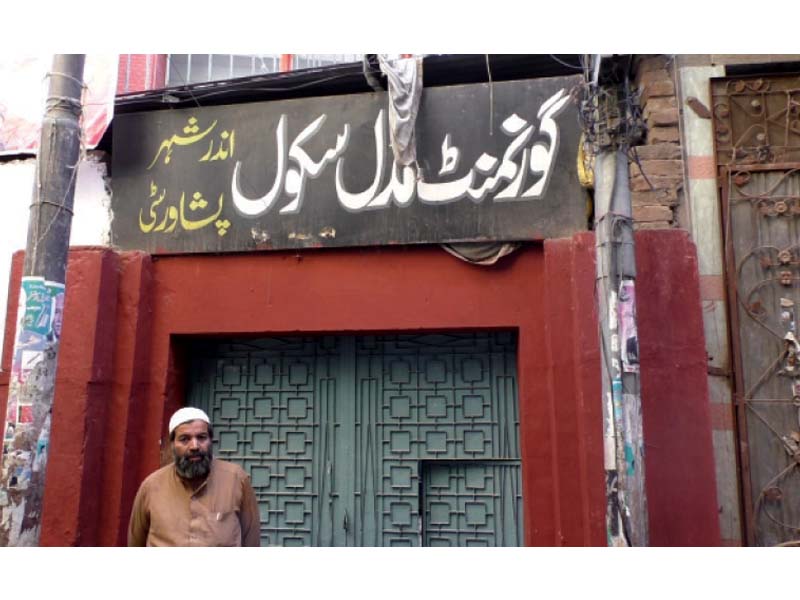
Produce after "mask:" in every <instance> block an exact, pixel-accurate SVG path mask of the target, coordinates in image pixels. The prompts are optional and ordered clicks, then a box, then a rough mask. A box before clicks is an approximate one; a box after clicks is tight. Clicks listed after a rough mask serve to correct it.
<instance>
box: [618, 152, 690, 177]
mask: <svg viewBox="0 0 800 600" xmlns="http://www.w3.org/2000/svg"><path fill="white" fill-rule="evenodd" d="M640 158H641V157H640ZM639 165H641V169H640V167H639ZM630 172H631V177H636V176H637V175H640V174H641V173H644V174H645V175H646V176H647V178H648V179H652V178H653V177H671V178H674V179H676V180H678V179H681V178H683V161H682V160H640V161H639V164H637V163H635V162H633V163H631V168H630Z"/></svg>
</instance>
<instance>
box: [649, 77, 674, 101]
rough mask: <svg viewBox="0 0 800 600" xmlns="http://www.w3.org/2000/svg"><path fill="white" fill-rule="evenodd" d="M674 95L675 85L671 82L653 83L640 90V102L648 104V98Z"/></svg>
mask: <svg viewBox="0 0 800 600" xmlns="http://www.w3.org/2000/svg"><path fill="white" fill-rule="evenodd" d="M674 95H675V84H674V83H672V81H671V80H665V81H654V82H653V83H651V84H650V85H646V86H644V88H643V89H642V99H641V102H648V101H649V100H650V98H662V97H664V96H674Z"/></svg>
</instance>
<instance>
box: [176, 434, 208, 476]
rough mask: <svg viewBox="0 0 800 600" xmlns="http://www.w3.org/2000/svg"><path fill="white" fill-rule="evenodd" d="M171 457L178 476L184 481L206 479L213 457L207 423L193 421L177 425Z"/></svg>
mask: <svg viewBox="0 0 800 600" xmlns="http://www.w3.org/2000/svg"><path fill="white" fill-rule="evenodd" d="M172 455H173V456H174V458H175V467H176V469H177V471H178V475H180V476H181V477H183V478H184V479H201V478H204V477H206V476H207V475H208V472H209V470H210V469H211V459H212V457H213V453H212V450H211V436H210V435H209V434H208V423H206V422H205V421H199V420H195V421H189V422H188V423H183V424H181V425H178V426H177V427H176V428H175V440H174V441H173V442H172Z"/></svg>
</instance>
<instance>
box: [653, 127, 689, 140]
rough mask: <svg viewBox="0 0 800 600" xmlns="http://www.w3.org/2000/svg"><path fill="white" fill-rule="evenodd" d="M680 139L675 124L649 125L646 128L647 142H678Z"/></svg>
mask: <svg viewBox="0 0 800 600" xmlns="http://www.w3.org/2000/svg"><path fill="white" fill-rule="evenodd" d="M680 139H681V134H680V131H678V127H677V126H672V127H651V128H650V129H648V130H647V143H648V144H660V143H661V142H679V141H680Z"/></svg>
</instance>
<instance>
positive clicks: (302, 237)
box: [289, 232, 314, 242]
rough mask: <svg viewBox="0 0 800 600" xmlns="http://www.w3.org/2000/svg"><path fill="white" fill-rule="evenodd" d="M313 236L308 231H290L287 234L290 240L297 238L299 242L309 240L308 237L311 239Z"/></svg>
mask: <svg viewBox="0 0 800 600" xmlns="http://www.w3.org/2000/svg"><path fill="white" fill-rule="evenodd" d="M313 238H314V236H313V235H311V234H310V233H295V232H292V233H290V234H289V239H290V240H297V241H299V242H304V241H306V240H310V239H313Z"/></svg>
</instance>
